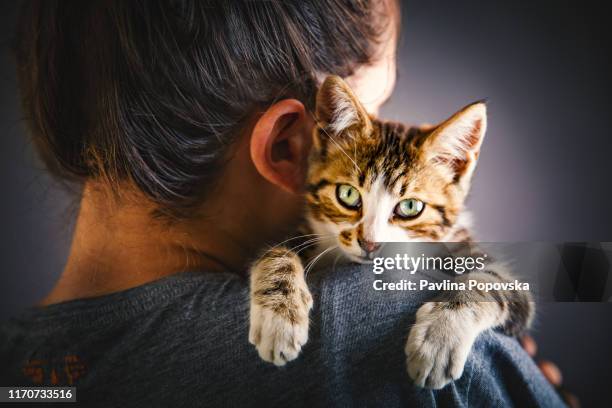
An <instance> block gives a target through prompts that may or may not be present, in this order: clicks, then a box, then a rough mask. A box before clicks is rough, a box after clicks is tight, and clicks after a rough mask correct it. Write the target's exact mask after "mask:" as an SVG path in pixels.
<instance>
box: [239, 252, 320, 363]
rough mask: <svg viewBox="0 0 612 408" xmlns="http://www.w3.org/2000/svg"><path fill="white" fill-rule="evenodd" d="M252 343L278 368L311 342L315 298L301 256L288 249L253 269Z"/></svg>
mask: <svg viewBox="0 0 612 408" xmlns="http://www.w3.org/2000/svg"><path fill="white" fill-rule="evenodd" d="M250 295H251V306H250V307H251V311H250V330H249V341H250V342H251V344H253V345H255V347H256V348H257V351H258V352H259V356H260V357H261V358H262V359H263V360H265V361H268V362H271V363H274V364H275V365H277V366H282V365H284V364H285V363H287V362H288V361H291V360H293V359H295V358H296V357H297V356H298V354H299V353H300V351H301V349H302V346H303V345H304V344H305V343H306V341H307V340H308V323H309V320H308V314H309V312H310V309H311V308H312V296H311V295H310V291H309V290H308V286H307V285H306V281H305V280H304V267H303V265H302V261H301V259H300V258H299V257H298V255H297V254H296V253H295V252H293V251H291V250H290V249H287V248H285V247H278V248H274V249H272V250H270V251H268V252H266V253H265V254H264V255H263V256H262V257H261V258H259V259H258V260H257V261H256V262H255V263H254V264H253V266H252V267H251V293H250Z"/></svg>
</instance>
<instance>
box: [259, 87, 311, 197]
mask: <svg viewBox="0 0 612 408" xmlns="http://www.w3.org/2000/svg"><path fill="white" fill-rule="evenodd" d="M311 138H312V135H311V128H310V126H309V120H308V119H307V115H306V109H305V107H304V105H303V104H302V103H301V102H300V101H298V100H296V99H283V100H281V101H279V102H276V103H275V104H274V105H272V106H271V107H270V108H268V110H266V111H265V112H264V113H263V114H262V115H261V116H260V117H259V119H258V120H257V123H256V124H255V126H254V127H253V130H252V133H251V143H250V153H251V159H252V160H253V164H254V165H255V168H256V169H257V171H258V172H259V174H261V175H262V176H263V177H264V178H265V179H266V180H268V181H269V182H271V183H272V184H275V185H276V186H278V187H280V188H282V189H283V190H285V191H287V192H290V193H294V194H297V193H300V192H301V190H302V187H303V183H304V179H305V177H306V160H307V158H308V153H309V151H310V147H311V144H312V140H311Z"/></svg>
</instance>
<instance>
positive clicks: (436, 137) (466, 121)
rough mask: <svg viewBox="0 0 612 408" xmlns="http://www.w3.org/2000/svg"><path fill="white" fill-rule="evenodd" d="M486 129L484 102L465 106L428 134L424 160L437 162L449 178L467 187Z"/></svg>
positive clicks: (435, 163) (431, 162) (464, 188)
mask: <svg viewBox="0 0 612 408" xmlns="http://www.w3.org/2000/svg"><path fill="white" fill-rule="evenodd" d="M486 130H487V106H486V105H485V103H484V102H482V101H480V102H475V103H473V104H471V105H468V106H466V107H465V108H463V109H461V110H460V111H459V112H457V113H455V114H454V115H453V116H451V117H450V118H449V119H447V120H446V121H444V122H443V123H441V124H440V125H438V126H437V127H436V128H435V129H434V130H433V131H432V133H431V134H430V135H429V136H428V137H427V139H426V141H425V145H424V146H423V148H424V151H425V157H426V160H427V162H428V163H429V164H433V165H435V166H440V168H441V169H442V170H443V171H444V172H445V173H446V174H447V175H448V177H449V181H451V182H454V183H459V184H460V185H461V187H462V188H463V190H464V191H467V189H468V188H469V183H470V179H471V177H472V173H473V172H474V169H475V167H476V161H477V160H478V154H479V153H480V146H481V145H482V141H483V139H484V135H485V132H486Z"/></svg>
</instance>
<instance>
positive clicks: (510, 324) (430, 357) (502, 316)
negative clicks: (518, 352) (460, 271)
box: [405, 263, 534, 389]
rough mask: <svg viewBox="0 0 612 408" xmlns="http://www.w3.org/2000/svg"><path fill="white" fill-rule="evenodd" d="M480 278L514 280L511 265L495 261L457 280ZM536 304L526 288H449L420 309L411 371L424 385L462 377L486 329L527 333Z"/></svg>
mask: <svg viewBox="0 0 612 408" xmlns="http://www.w3.org/2000/svg"><path fill="white" fill-rule="evenodd" d="M468 280H476V281H480V282H504V281H510V280H512V279H511V278H510V275H509V274H508V272H506V271H505V266H504V265H503V264H500V263H491V264H489V265H487V267H486V269H485V270H483V271H477V272H471V273H469V274H465V275H462V276H460V277H458V278H457V280H456V281H457V282H461V281H463V282H465V283H466V286H467V281H468ZM533 313H534V304H533V302H532V299H531V295H530V294H529V293H528V292H524V291H497V290H494V291H489V292H482V291H476V290H471V291H470V290H465V291H446V292H443V293H441V294H440V295H439V296H438V297H437V298H436V299H435V300H434V301H433V302H428V303H425V304H424V305H423V306H421V307H420V308H419V310H418V311H417V315H416V322H415V324H414V326H413V327H412V328H411V330H410V334H409V336H408V341H407V342H406V348H405V352H406V356H407V364H408V374H409V375H410V377H411V378H412V379H413V380H414V382H415V384H417V385H418V386H421V387H427V388H434V389H439V388H442V387H444V386H445V385H446V384H448V383H449V382H451V381H453V380H456V379H458V378H459V377H461V374H462V373H463V367H464V365H465V362H466V360H467V357H468V354H469V352H470V350H471V348H472V345H473V344H474V341H475V340H476V337H477V336H478V335H479V334H480V333H481V332H483V331H485V330H487V329H490V328H494V327H502V328H503V329H504V330H505V331H506V332H507V333H508V334H510V335H518V334H520V333H521V332H523V331H525V330H526V329H527V328H528V326H529V324H530V323H531V320H532V317H533Z"/></svg>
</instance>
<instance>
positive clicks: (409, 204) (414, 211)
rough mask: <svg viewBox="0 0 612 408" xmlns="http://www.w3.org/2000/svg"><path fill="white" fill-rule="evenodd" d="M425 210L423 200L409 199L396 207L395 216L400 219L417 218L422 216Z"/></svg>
mask: <svg viewBox="0 0 612 408" xmlns="http://www.w3.org/2000/svg"><path fill="white" fill-rule="evenodd" d="M423 208H425V203H423V202H422V201H421V200H417V199H416V198H409V199H407V200H402V201H400V202H399V203H397V205H396V206H395V210H394V212H395V215H397V216H398V217H400V218H404V219H408V218H416V217H418V216H419V215H421V212H423Z"/></svg>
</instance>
